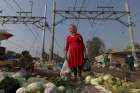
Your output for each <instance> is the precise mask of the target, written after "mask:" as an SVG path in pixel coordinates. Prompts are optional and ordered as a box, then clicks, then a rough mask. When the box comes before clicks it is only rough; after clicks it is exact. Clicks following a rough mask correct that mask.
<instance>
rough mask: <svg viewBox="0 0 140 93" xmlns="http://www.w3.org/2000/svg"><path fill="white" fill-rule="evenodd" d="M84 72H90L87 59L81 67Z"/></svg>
mask: <svg viewBox="0 0 140 93" xmlns="http://www.w3.org/2000/svg"><path fill="white" fill-rule="evenodd" d="M83 70H84V71H90V70H91V64H90V61H89V59H88V58H85V59H84V66H83Z"/></svg>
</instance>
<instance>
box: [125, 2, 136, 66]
mask: <svg viewBox="0 0 140 93" xmlns="http://www.w3.org/2000/svg"><path fill="white" fill-rule="evenodd" d="M125 10H126V11H127V12H129V13H128V14H127V18H128V33H129V42H130V46H131V51H132V55H133V56H134V58H135V59H136V63H135V64H137V56H136V50H135V46H134V43H135V42H134V29H133V22H132V17H131V13H130V8H129V4H128V0H125Z"/></svg>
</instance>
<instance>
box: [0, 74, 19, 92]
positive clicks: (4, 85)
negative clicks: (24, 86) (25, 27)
mask: <svg viewBox="0 0 140 93" xmlns="http://www.w3.org/2000/svg"><path fill="white" fill-rule="evenodd" d="M19 87H20V84H19V82H18V80H17V79H14V78H11V77H5V78H4V79H3V80H2V81H1V82H0V89H4V90H5V93H16V90H17V89H18V88H19Z"/></svg>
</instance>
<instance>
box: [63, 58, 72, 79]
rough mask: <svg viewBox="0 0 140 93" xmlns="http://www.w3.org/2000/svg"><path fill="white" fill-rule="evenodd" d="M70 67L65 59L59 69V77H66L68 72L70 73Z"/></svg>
mask: <svg viewBox="0 0 140 93" xmlns="http://www.w3.org/2000/svg"><path fill="white" fill-rule="evenodd" d="M70 71H71V70H70V68H69V65H68V61H67V60H66V59H65V61H64V64H63V66H62V69H61V71H60V76H61V78H67V76H68V74H69V73H70Z"/></svg>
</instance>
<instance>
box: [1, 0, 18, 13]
mask: <svg viewBox="0 0 140 93" xmlns="http://www.w3.org/2000/svg"><path fill="white" fill-rule="evenodd" d="M3 1H4V2H5V3H6V4H7V5H8V6H10V7H11V8H10V9H12V10H13V11H15V8H14V7H13V6H12V5H11V4H10V3H9V2H8V1H7V0H3Z"/></svg>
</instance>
